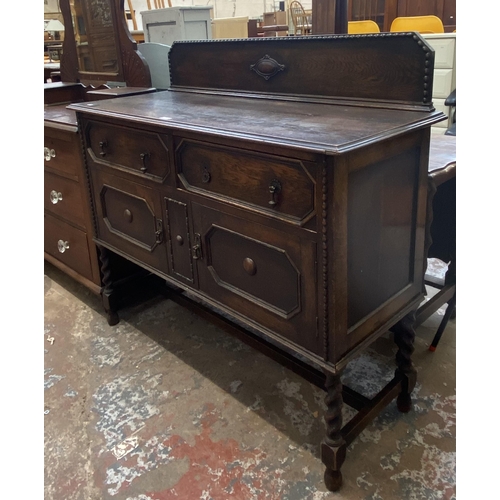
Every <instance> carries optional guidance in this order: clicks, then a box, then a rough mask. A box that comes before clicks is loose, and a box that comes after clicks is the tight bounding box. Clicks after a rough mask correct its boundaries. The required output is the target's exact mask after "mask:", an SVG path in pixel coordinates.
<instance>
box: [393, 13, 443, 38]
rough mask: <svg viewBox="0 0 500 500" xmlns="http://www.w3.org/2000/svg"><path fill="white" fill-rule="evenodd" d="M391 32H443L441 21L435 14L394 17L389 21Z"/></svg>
mask: <svg viewBox="0 0 500 500" xmlns="http://www.w3.org/2000/svg"><path fill="white" fill-rule="evenodd" d="M389 31H391V32H393V33H394V32H399V33H401V32H405V31H417V32H419V33H422V34H423V33H444V26H443V22H442V21H441V19H439V17H436V16H409V17H396V19H394V21H392V23H391V28H390V30H389Z"/></svg>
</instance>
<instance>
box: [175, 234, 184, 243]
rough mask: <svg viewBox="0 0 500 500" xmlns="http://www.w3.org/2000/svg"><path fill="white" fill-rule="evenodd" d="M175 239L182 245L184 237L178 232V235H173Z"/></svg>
mask: <svg viewBox="0 0 500 500" xmlns="http://www.w3.org/2000/svg"><path fill="white" fill-rule="evenodd" d="M175 239H176V241H177V243H178V244H179V246H182V245H184V238H183V237H182V236H181V235H180V234H178V235H177V236H176V237H175Z"/></svg>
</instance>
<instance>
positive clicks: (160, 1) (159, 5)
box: [147, 0, 172, 10]
mask: <svg viewBox="0 0 500 500" xmlns="http://www.w3.org/2000/svg"><path fill="white" fill-rule="evenodd" d="M147 2H148V9H149V10H151V9H152V7H151V0H147ZM153 5H154V8H155V9H164V8H165V0H153ZM166 6H167V7H172V2H171V0H167V5H166Z"/></svg>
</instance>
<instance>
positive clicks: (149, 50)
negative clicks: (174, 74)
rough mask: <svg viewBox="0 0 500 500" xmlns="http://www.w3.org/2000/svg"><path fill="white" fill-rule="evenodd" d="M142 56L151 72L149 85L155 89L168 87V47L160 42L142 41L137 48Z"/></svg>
mask: <svg viewBox="0 0 500 500" xmlns="http://www.w3.org/2000/svg"><path fill="white" fill-rule="evenodd" d="M138 50H139V52H140V53H141V55H142V56H143V57H144V59H145V60H146V62H147V63H148V66H149V71H150V72H151V85H152V86H153V87H154V88H155V89H157V90H166V89H168V88H169V87H170V69H169V65H168V53H169V51H170V47H169V46H168V45H164V44H162V43H153V42H144V43H141V45H139V48H138Z"/></svg>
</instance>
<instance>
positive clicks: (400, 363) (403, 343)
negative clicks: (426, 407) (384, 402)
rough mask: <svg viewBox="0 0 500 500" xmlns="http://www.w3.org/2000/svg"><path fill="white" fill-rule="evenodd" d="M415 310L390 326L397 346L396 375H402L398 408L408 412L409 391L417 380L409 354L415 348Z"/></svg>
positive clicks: (410, 403)
mask: <svg viewBox="0 0 500 500" xmlns="http://www.w3.org/2000/svg"><path fill="white" fill-rule="evenodd" d="M414 327H415V311H412V312H411V313H409V314H407V315H406V316H405V317H404V318H403V319H401V320H400V321H399V322H398V323H396V325H395V326H394V327H393V328H392V331H393V333H394V342H396V345H397V346H398V352H397V353H396V364H397V369H396V376H400V377H402V380H401V392H400V393H399V395H398V399H397V405H398V410H399V411H400V412H402V413H408V412H409V411H410V410H411V407H412V402H411V392H412V391H413V388H414V387H415V384H416V382H417V371H416V370H415V367H414V366H413V363H412V360H411V355H412V354H413V351H414V350H415V347H414V345H413V344H414V342H415V329H414Z"/></svg>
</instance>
